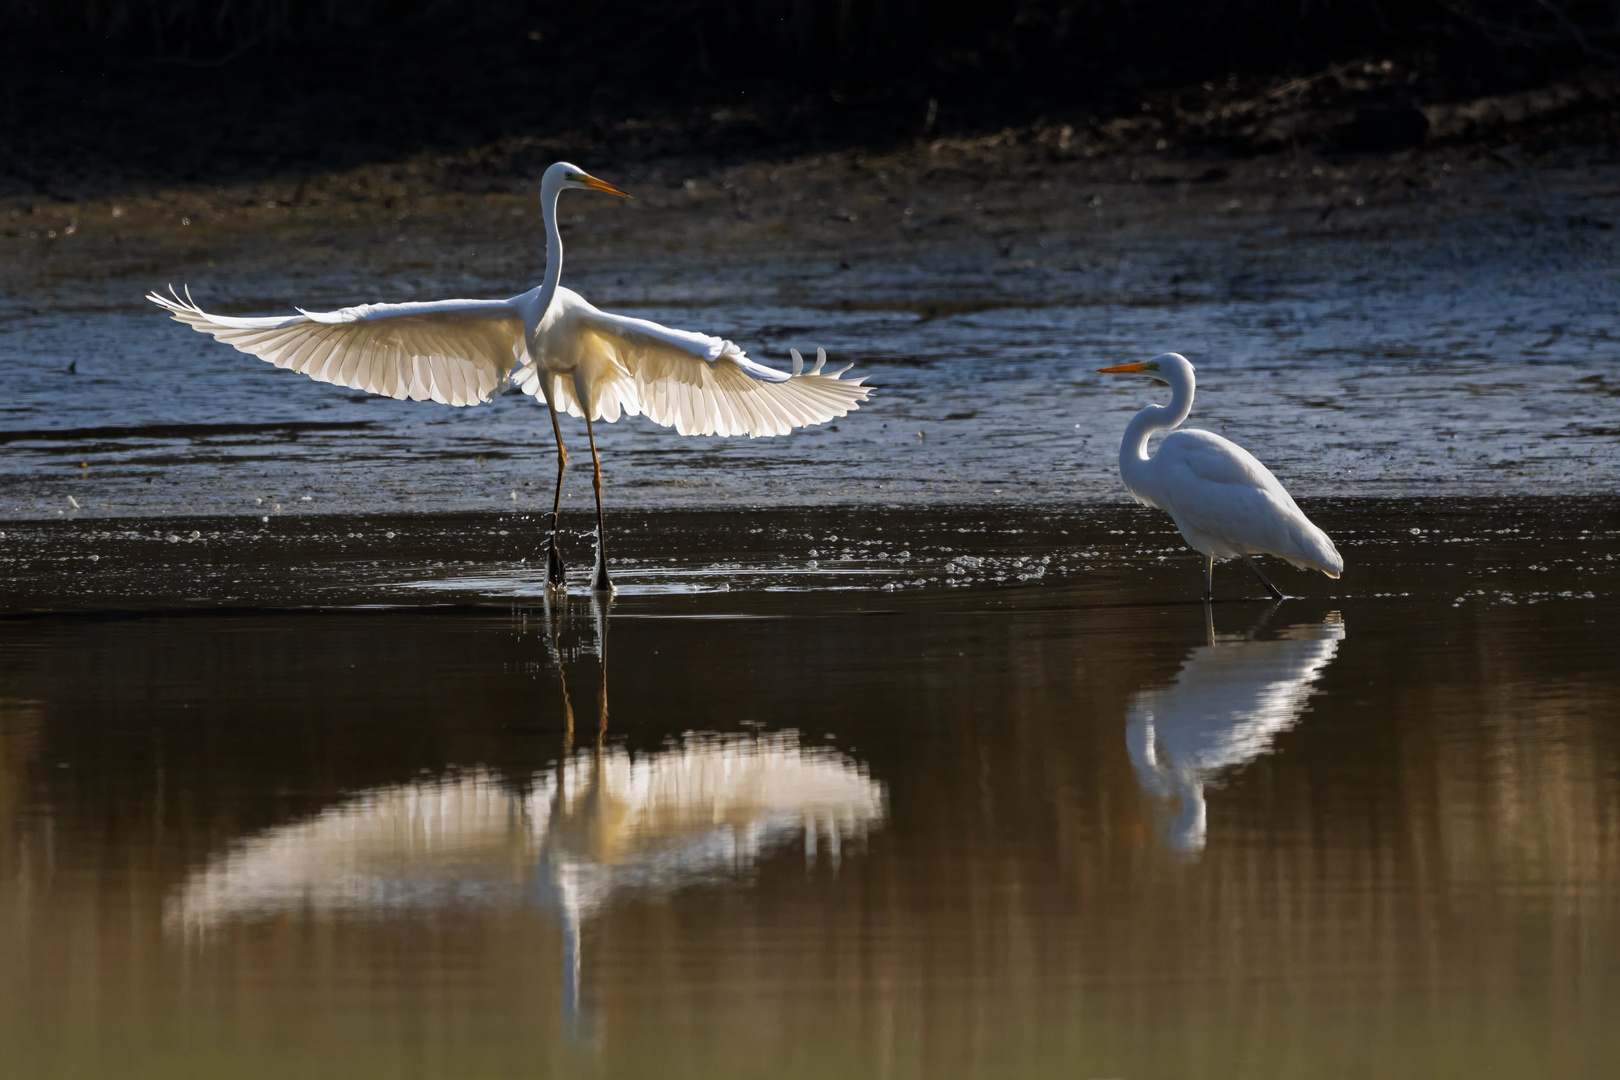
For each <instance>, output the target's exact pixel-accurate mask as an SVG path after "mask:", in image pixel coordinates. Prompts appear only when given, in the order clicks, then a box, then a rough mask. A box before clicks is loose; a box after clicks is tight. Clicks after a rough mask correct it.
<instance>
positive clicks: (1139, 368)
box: [1097, 363, 1148, 375]
mask: <svg viewBox="0 0 1620 1080" xmlns="http://www.w3.org/2000/svg"><path fill="white" fill-rule="evenodd" d="M1147 369H1148V366H1147V364H1145V363H1142V364H1115V365H1114V366H1113V367H1105V368H1098V369H1097V374H1099V375H1137V374H1140V373H1141V372H1144V371H1146V370H1147Z"/></svg>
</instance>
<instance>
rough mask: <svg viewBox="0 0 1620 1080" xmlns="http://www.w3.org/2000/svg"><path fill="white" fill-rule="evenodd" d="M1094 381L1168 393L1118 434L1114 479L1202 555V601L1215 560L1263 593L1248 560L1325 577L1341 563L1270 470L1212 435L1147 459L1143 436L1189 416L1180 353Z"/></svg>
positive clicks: (1171, 444) (1181, 439) (1186, 436)
mask: <svg viewBox="0 0 1620 1080" xmlns="http://www.w3.org/2000/svg"><path fill="white" fill-rule="evenodd" d="M1097 373H1098V374H1099V375H1137V374H1140V375H1146V376H1148V377H1149V378H1151V379H1154V380H1156V381H1158V382H1161V383H1165V384H1166V385H1168V386H1169V387H1170V390H1171V394H1170V404H1169V405H1168V406H1166V405H1149V406H1148V407H1147V408H1145V409H1143V410H1142V411H1141V412H1139V413H1137V414H1136V416H1135V417H1134V418H1133V419H1132V420H1131V422H1130V424H1129V425H1128V426H1127V427H1126V428H1125V438H1124V439H1123V440H1121V442H1120V444H1119V475H1120V477H1121V478H1122V479H1124V481H1125V487H1126V488H1127V489H1128V490H1129V491H1130V493H1131V495H1132V496H1133V497H1134V498H1135V499H1136V501H1137V502H1140V503H1145V504H1146V505H1148V506H1156V507H1158V508H1159V509H1160V510H1163V511H1164V512H1165V513H1167V514H1169V515H1170V518H1171V520H1173V521H1174V522H1175V523H1176V528H1178V529H1180V530H1181V535H1182V537H1183V538H1184V539H1185V540H1186V541H1187V543H1188V544H1189V545H1190V546H1191V547H1192V548H1193V550H1195V551H1197V552H1199V553H1200V554H1201V555H1203V556H1204V599H1205V600H1209V599H1211V598H1212V597H1213V596H1214V584H1215V560H1216V559H1242V560H1243V561H1244V562H1246V563H1248V564H1249V569H1251V570H1253V571H1254V572H1255V575H1256V576H1257V577H1259V579H1260V581H1261V584H1263V585H1265V587H1266V589H1267V590H1268V591H1270V593H1271V595H1272V596H1274V597H1277V598H1278V599H1281V598H1282V595H1283V594H1282V592H1281V591H1279V590H1278V588H1277V586H1275V585H1273V584H1272V583H1271V580H1270V579H1269V578H1267V577H1266V575H1265V573H1264V572H1263V571H1261V569H1260V567H1258V566H1256V565H1255V563H1254V560H1253V559H1252V558H1250V556H1252V555H1275V556H1277V558H1279V559H1282V560H1284V561H1285V562H1288V563H1292V564H1293V565H1294V566H1297V567H1299V568H1300V569H1301V570H1320V571H1322V573H1324V574H1326V575H1327V576H1328V577H1330V578H1336V577H1338V576H1339V574H1340V573H1342V572H1343V571H1344V559H1343V558H1342V557H1341V556H1340V555H1339V550H1338V548H1336V547H1334V546H1333V541H1332V540H1330V539H1328V535H1327V533H1325V532H1323V531H1322V530H1321V529H1318V528H1317V527H1316V526H1315V525H1313V524H1311V521H1310V519H1309V518H1307V517H1306V516H1305V515H1304V514H1303V513H1301V512H1300V509H1299V507H1298V506H1296V505H1295V504H1294V500H1293V498H1292V497H1290V496H1289V494H1288V492H1287V491H1285V490H1284V489H1283V486H1282V484H1280V483H1278V482H1277V478H1276V477H1275V476H1273V475H1271V470H1270V469H1268V468H1266V467H1265V466H1264V465H1262V464H1260V462H1258V461H1256V460H1255V457H1254V455H1253V454H1251V453H1249V452H1248V451H1247V450H1245V449H1243V447H1241V446H1239V445H1238V444H1237V443H1235V442H1232V441H1231V440H1229V439H1223V438H1221V437H1220V436H1219V435H1217V434H1215V433H1214V432H1212V431H1198V430H1194V429H1187V430H1183V431H1176V432H1173V433H1172V434H1170V435H1166V436H1165V437H1164V441H1163V442H1161V443H1160V444H1159V450H1158V453H1156V454H1154V455H1153V456H1152V457H1149V456H1148V452H1147V444H1148V437H1149V436H1151V435H1152V434H1153V433H1154V432H1155V431H1169V430H1170V429H1171V428H1174V427H1177V426H1178V425H1180V424H1181V422H1182V421H1183V420H1185V419H1187V414H1188V413H1190V412H1192V403H1193V366H1192V364H1190V363H1189V362H1188V361H1187V358H1186V357H1185V356H1182V355H1181V354H1180V353H1165V354H1163V355H1162V356H1157V357H1155V358H1153V359H1152V360H1149V361H1147V362H1146V363H1141V364H1119V365H1116V366H1115V367H1106V368H1101V369H1099V371H1098V372H1097Z"/></svg>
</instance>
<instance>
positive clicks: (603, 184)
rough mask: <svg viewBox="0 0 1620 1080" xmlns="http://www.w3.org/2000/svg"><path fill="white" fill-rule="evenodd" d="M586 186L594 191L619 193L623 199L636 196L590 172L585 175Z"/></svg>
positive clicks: (611, 193)
mask: <svg viewBox="0 0 1620 1080" xmlns="http://www.w3.org/2000/svg"><path fill="white" fill-rule="evenodd" d="M585 186H586V187H588V188H590V189H591V190H592V191H605V192H607V193H608V194H609V195H617V196H618V197H619V198H621V199H633V198H635V196H634V195H632V194H630V193H629V192H628V191H620V190H619V189H618V188H616V187H614V186H613V185H612V184H610V183H608V182H607V181H606V180H598V179H597V178H596V177H594V176H591V175H589V174H587V175H586V177H585Z"/></svg>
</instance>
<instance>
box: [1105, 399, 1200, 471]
mask: <svg viewBox="0 0 1620 1080" xmlns="http://www.w3.org/2000/svg"><path fill="white" fill-rule="evenodd" d="M1165 374H1166V376H1167V377H1168V378H1169V379H1170V404H1168V405H1149V406H1148V407H1147V408H1145V409H1143V410H1142V411H1141V412H1139V413H1137V414H1136V415H1135V416H1134V417H1132V418H1131V422H1130V424H1129V425H1128V426H1127V427H1126V428H1125V438H1124V439H1122V440H1120V444H1119V472H1120V475H1121V476H1122V477H1124V479H1125V483H1126V485H1127V486H1129V487H1132V488H1135V487H1136V484H1135V483H1134V482H1133V481H1134V479H1135V478H1136V477H1137V476H1139V475H1141V473H1140V466H1141V465H1142V463H1144V462H1146V461H1149V460H1151V459H1150V458H1149V457H1148V452H1147V444H1148V438H1149V437H1150V436H1151V435H1152V434H1153V433H1154V432H1155V431H1169V430H1170V429H1172V428H1174V427H1177V426H1179V425H1180V424H1181V422H1182V421H1183V420H1185V419H1187V414H1188V413H1190V412H1192V403H1193V378H1192V375H1191V373H1186V374H1184V373H1182V372H1180V371H1169V372H1166V373H1165Z"/></svg>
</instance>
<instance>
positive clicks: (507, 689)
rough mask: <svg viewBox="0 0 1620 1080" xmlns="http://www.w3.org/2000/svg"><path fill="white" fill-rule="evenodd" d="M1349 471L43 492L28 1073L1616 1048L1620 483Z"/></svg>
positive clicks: (21, 710) (1076, 1069) (26, 896)
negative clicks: (750, 493)
mask: <svg viewBox="0 0 1620 1080" xmlns="http://www.w3.org/2000/svg"><path fill="white" fill-rule="evenodd" d="M1312 509H1313V512H1315V513H1316V514H1317V515H1318V517H1319V519H1320V520H1322V521H1323V522H1324V524H1326V525H1327V526H1328V527H1329V529H1330V530H1331V531H1334V532H1335V533H1336V534H1337V535H1338V536H1339V537H1340V546H1341V548H1342V549H1343V550H1344V552H1345V555H1346V558H1347V562H1348V563H1349V565H1350V572H1349V574H1348V575H1347V576H1346V578H1345V579H1344V580H1343V581H1340V582H1329V581H1327V580H1326V579H1324V578H1321V577H1319V576H1314V577H1307V576H1306V575H1304V574H1296V573H1292V572H1290V571H1287V570H1286V568H1283V569H1279V571H1278V576H1277V580H1278V581H1279V584H1281V585H1283V587H1284V588H1285V589H1287V590H1288V591H1290V592H1292V593H1294V594H1296V597H1297V598H1296V599H1291V600H1288V601H1285V602H1283V603H1281V604H1280V605H1272V604H1269V603H1261V602H1259V601H1256V600H1252V599H1247V597H1250V596H1252V595H1254V593H1255V592H1256V591H1257V590H1255V589H1254V588H1253V586H1252V583H1251V582H1249V581H1247V580H1245V579H1244V577H1243V576H1242V573H1241V572H1240V571H1239V570H1225V569H1223V570H1222V571H1221V572H1220V573H1219V574H1218V576H1217V589H1218V590H1219V591H1220V592H1221V593H1222V594H1223V595H1225V596H1227V597H1230V599H1228V600H1225V601H1223V602H1220V603H1217V604H1215V605H1213V606H1212V607H1208V608H1206V606H1205V605H1203V604H1200V603H1197V602H1195V601H1193V600H1192V598H1193V597H1195V596H1196V594H1197V589H1198V586H1199V580H1198V578H1199V573H1198V567H1197V564H1196V561H1195V560H1194V559H1191V558H1188V557H1186V555H1185V554H1184V553H1183V552H1182V551H1180V550H1177V544H1176V543H1174V542H1173V537H1172V536H1171V535H1169V534H1168V532H1167V530H1166V529H1164V528H1163V526H1162V525H1161V523H1159V522H1158V520H1157V519H1156V518H1155V517H1154V516H1153V515H1152V514H1151V513H1150V512H1148V511H1146V510H1134V509H1127V508H1116V507H1106V506H1105V507H1099V508H1096V509H1094V510H1085V511H1080V510H1074V511H1068V512H1056V511H1053V512H1040V513H1030V514H1019V513H997V514H995V515H989V516H986V515H977V516H975V515H970V514H965V513H952V512H944V511H940V512H929V513H914V512H909V511H888V512H879V513H874V514H870V515H860V514H855V513H851V512H847V511H837V510H834V511H792V512H770V513H763V514H760V513H756V514H747V515H737V514H691V515H682V514H675V513H671V514H665V515H658V514H651V513H649V514H648V515H646V516H645V517H644V518H632V517H631V516H629V515H625V520H624V522H623V529H622V534H623V535H622V538H621V542H620V544H619V554H618V555H616V558H618V559H619V562H618V563H617V564H616V567H615V569H616V570H617V571H618V572H619V574H620V579H621V582H622V584H623V592H622V594H621V595H620V597H619V598H618V599H617V600H616V601H614V602H613V603H612V604H611V605H603V604H599V603H596V602H593V601H592V600H591V599H590V598H589V597H588V596H584V595H575V596H573V597H571V598H569V599H568V600H567V601H566V602H562V601H559V602H557V603H554V604H552V605H550V606H548V605H547V604H546V603H545V602H544V600H543V596H542V594H541V592H540V591H539V590H537V589H535V588H534V587H533V586H534V585H535V580H534V578H533V577H532V575H529V574H528V573H527V571H526V566H527V564H523V563H520V562H516V559H520V558H522V557H523V556H522V555H521V554H520V549H521V545H522V544H523V543H527V542H528V541H527V540H525V539H524V538H523V537H521V536H520V535H519V534H518V532H517V531H516V530H514V529H512V528H510V527H508V526H509V525H511V524H513V523H512V522H508V521H505V519H502V518H497V517H493V516H485V517H472V516H463V517H451V518H437V519H435V518H423V519H414V520H415V524H414V530H415V531H411V528H410V527H408V524H409V519H408V520H399V521H394V522H386V521H384V522H375V521H371V522H364V523H363V522H362V521H361V520H359V519H357V520H356V521H355V522H354V523H353V524H351V525H350V526H349V527H348V528H347V530H346V531H341V532H340V531H338V530H337V529H335V528H333V521H332V520H330V519H329V520H327V521H326V522H325V523H324V525H323V524H321V521H320V519H316V518H308V519H303V521H302V523H300V522H299V521H297V520H284V521H281V522H276V523H273V524H272V526H263V525H260V526H259V529H260V532H259V533H248V532H246V531H242V530H241V527H240V526H238V525H233V524H232V521H231V520H224V521H220V520H215V521H213V522H209V521H205V520H199V521H197V522H195V523H194V524H196V525H197V526H199V527H198V528H196V529H188V530H185V531H184V532H183V533H182V532H175V533H173V534H169V535H164V536H157V537H153V536H150V535H146V534H147V533H149V532H150V531H151V530H143V531H142V532H141V533H140V534H137V535H135V536H133V537H131V536H127V535H122V534H120V535H116V536H107V537H103V536H102V535H101V533H100V532H97V533H95V534H94V535H87V534H88V533H89V531H90V530H89V525H90V523H87V522H82V521H81V522H73V523H59V524H54V525H45V526H23V527H21V531H18V529H16V528H9V527H8V530H7V531H8V536H7V542H8V543H9V542H13V541H15V542H17V543H19V544H21V545H23V546H24V549H25V552H26V553H27V554H28V555H29V558H30V560H31V561H27V562H25V563H22V564H13V567H12V573H11V576H10V582H11V585H10V588H11V590H12V593H11V595H10V596H9V597H8V604H9V606H10V607H11V608H12V609H13V610H16V609H18V608H21V607H27V606H33V607H36V608H39V609H51V610H56V611H58V612H64V611H67V612H69V613H63V614H43V615H35V616H14V617H12V618H9V619H6V620H3V621H0V684H3V685H4V687H5V692H4V700H3V702H0V951H3V955H4V956H5V957H6V963H5V964H4V965H0V1058H3V1059H4V1060H5V1061H7V1063H8V1068H7V1075H8V1076H23V1077H46V1076H51V1077H56V1076H82V1077H99V1076H107V1077H113V1076H117V1077H121V1078H122V1077H168V1076H175V1075H233V1076H249V1077H251V1076H264V1077H278V1078H279V1077H287V1076H343V1077H354V1076H394V1075H414V1076H444V1077H464V1076H472V1075H480V1076H507V1075H512V1076H516V1075H525V1076H536V1075H538V1076H559V1077H569V1076H626V1077H628V1076H644V1075H649V1074H653V1073H656V1074H657V1075H661V1076H691V1077H713V1076H724V1075H737V1076H759V1075H770V1076H804V1077H817V1076H828V1077H830V1076H915V1077H937V1076H947V1077H950V1076H963V1077H968V1076H982V1077H999V1076H1009V1075H1018V1076H1053V1077H1059V1076H1061V1077H1074V1076H1081V1077H1086V1076H1090V1077H1127V1076H1128V1077H1167V1078H1169V1077H1186V1076H1209V1077H1256V1076H1260V1077H1288V1076H1346V1077H1356V1076H1364V1077H1374V1076H1376V1077H1472V1076H1479V1075H1491V1074H1494V1073H1496V1072H1498V1071H1500V1070H1502V1069H1504V1068H1506V1067H1510V1068H1511V1071H1512V1072H1514V1074H1516V1075H1558V1076H1576V1077H1581V1076H1591V1077H1598V1076H1606V1075H1608V1074H1609V1073H1610V1072H1611V1071H1612V1065H1613V1062H1614V1060H1615V1058H1616V1055H1617V1054H1620V1043H1617V1041H1616V1035H1615V1028H1614V1025H1613V1023H1612V1018H1613V1016H1614V1015H1615V1011H1616V1009H1617V1008H1620V982H1617V981H1616V978H1615V972H1616V971H1620V846H1617V843H1616V837H1617V836H1620V819H1617V816H1616V813H1617V811H1616V808H1617V807H1620V736H1617V730H1620V729H1617V728H1616V721H1617V720H1620V667H1617V666H1616V665H1615V664H1614V660H1613V649H1612V645H1611V643H1610V641H1609V640H1608V635H1607V634H1606V633H1605V630H1604V628H1605V627H1607V626H1610V625H1612V624H1613V623H1614V621H1615V619H1616V618H1617V617H1620V606H1617V605H1620V567H1617V565H1616V563H1615V557H1616V556H1615V551H1616V548H1615V541H1616V538H1617V531H1616V530H1617V529H1620V524H1617V522H1620V518H1617V517H1616V510H1615V507H1614V505H1613V502H1612V500H1588V501H1580V500H1571V501H1566V502H1562V503H1558V504H1554V503H1551V502H1548V501H1524V502H1518V503H1515V502H1512V501H1501V500H1491V501H1480V502H1474V503H1470V502H1467V501H1462V502H1452V503H1447V502H1443V501H1430V502H1428V503H1426V504H1425V505H1423V506H1421V507H1418V508H1412V507H1410V506H1404V507H1403V506H1401V505H1394V504H1388V503H1383V504H1380V503H1377V502H1373V501H1347V502H1336V503H1324V504H1320V505H1317V506H1314V507H1313V508H1312ZM379 525H391V528H390V529H388V530H386V531H392V532H394V534H395V535H394V536H393V537H392V538H389V537H387V536H386V535H381V534H379V535H376V536H374V535H373V534H372V532H371V529H373V528H375V527H378V526H379ZM295 526H297V527H301V528H304V529H305V530H306V531H305V532H301V533H300V532H296V531H293V530H294V527H295ZM233 528H234V529H238V530H239V532H232V529H233ZM267 529H269V530H272V531H269V532H266V531H264V530H267ZM277 529H279V530H287V531H285V532H283V533H282V534H281V535H280V537H279V539H275V538H274V537H275V536H276V533H275V532H274V531H273V530H277ZM503 529H504V530H505V533H506V535H504V536H503V535H502V531H503ZM753 529H758V530H760V531H759V532H758V533H755V532H752V531H751V530H753ZM128 531H133V530H126V532H128ZM192 532H196V533H197V534H198V536H196V537H192V535H191V533H192ZM69 533H71V534H72V542H71V543H70V542H68V540H69V537H68V536H67V535H66V534H69ZM214 534H217V535H214ZM570 543H571V548H570V550H571V551H573V550H574V549H575V548H576V547H583V546H584V545H583V541H576V540H574V538H572V537H570ZM389 544H394V545H404V544H409V545H417V546H416V547H414V548H412V549H411V550H406V551H398V550H395V551H393V552H392V553H390V550H389V548H388V547H387V545H389ZM507 546H510V547H511V549H512V550H510V551H509V550H507ZM447 549H454V550H456V551H457V553H458V554H460V555H461V556H462V558H460V559H457V560H454V561H453V562H446V561H445V560H442V558H441V559H427V558H423V557H422V556H423V555H424V554H425V553H426V552H427V551H429V550H431V551H433V552H436V553H437V554H438V555H440V556H441V557H442V555H443V554H444V552H445V551H446V550H447ZM64 552H69V553H71V554H72V558H73V560H74V561H72V562H71V563H68V562H61V561H59V560H60V559H62V558H67V557H68V556H67V555H64V554H63V553H64ZM90 554H97V555H99V558H98V559H97V560H96V561H94V562H91V561H89V559H88V555H90ZM317 555H319V557H316V556H317ZM578 561H579V562H581V563H582V562H583V561H584V560H583V559H580V560H578ZM812 562H813V563H814V565H812ZM299 568H303V569H301V570H300V569H299ZM98 575H99V576H98ZM74 577H78V578H79V580H78V581H77V582H76V583H75V582H73V581H72V579H73V578H74ZM142 582H144V583H145V588H144V589H142V588H138V587H137V584H138V583H142ZM231 582H235V583H237V584H236V592H235V593H231V592H229V591H228V590H227V588H226V586H227V585H228V584H229V583H231ZM120 583H122V584H120ZM53 590H54V591H53ZM277 590H279V593H278V591H277ZM143 596H144V597H145V601H144V603H143V600H142V597H143ZM198 597H201V598H202V599H198ZM222 602H223V603H224V604H225V605H226V606H225V607H223V608H222V607H221V606H220V605H221V603H222ZM311 605H318V606H319V610H310V609H309V608H310V606H311ZM142 607H145V608H146V609H147V610H145V611H141V610H138V609H140V608H142ZM300 608H303V610H299V609H300ZM70 609H78V612H79V613H77V614H74V613H71V610H70ZM114 609H122V613H121V614H119V613H113V611H114ZM1505 1063H1506V1064H1505Z"/></svg>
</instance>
